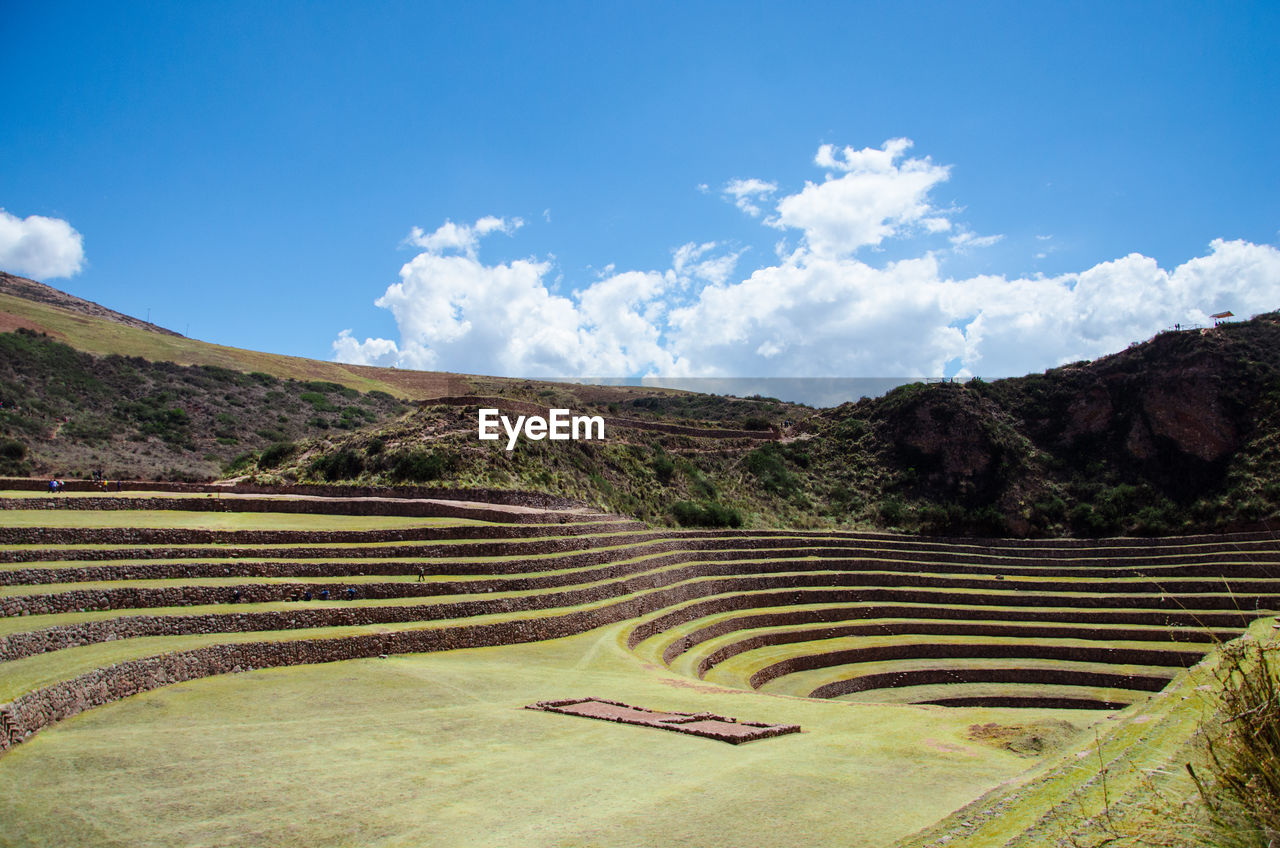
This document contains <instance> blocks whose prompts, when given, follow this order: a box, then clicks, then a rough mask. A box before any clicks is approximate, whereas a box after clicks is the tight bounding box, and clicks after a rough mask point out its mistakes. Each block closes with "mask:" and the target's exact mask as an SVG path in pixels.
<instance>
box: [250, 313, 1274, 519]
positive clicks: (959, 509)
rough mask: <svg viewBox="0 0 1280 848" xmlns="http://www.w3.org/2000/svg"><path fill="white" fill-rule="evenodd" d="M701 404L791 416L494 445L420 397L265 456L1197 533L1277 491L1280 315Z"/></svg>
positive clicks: (771, 509)
mask: <svg viewBox="0 0 1280 848" xmlns="http://www.w3.org/2000/svg"><path fill="white" fill-rule="evenodd" d="M546 393H547V392H546V390H543V394H546ZM539 399H540V400H542V401H544V402H545V401H547V400H548V398H545V397H543V398H539ZM693 403H694V401H690V400H684V399H681V400H672V399H665V400H658V401H648V400H639V399H638V400H635V401H633V402H631V403H630V404H629V405H619V404H616V403H615V404H612V405H610V407H609V409H610V410H611V411H614V412H619V411H620V412H622V413H623V414H625V415H630V416H636V417H638V416H637V415H636V413H637V409H639V410H643V409H644V407H645V405H647V404H652V405H653V406H654V407H655V409H656V410H658V411H660V412H661V413H662V414H664V415H671V414H672V412H673V411H674V410H676V409H679V408H680V406H681V405H685V404H693ZM703 403H704V404H705V405H704V406H702V407H700V408H699V409H700V412H701V414H702V416H703V417H704V418H703V420H704V423H706V422H707V421H708V420H709V419H711V417H712V416H713V415H720V416H721V418H720V420H719V421H711V422H710V423H713V424H719V425H720V426H729V427H733V426H737V427H742V426H744V421H746V420H747V419H752V420H759V421H762V422H764V423H766V424H767V425H769V426H774V427H776V426H778V424H779V422H780V420H782V419H785V418H789V417H791V416H795V417H796V419H797V421H798V423H797V424H796V425H795V426H794V427H793V428H791V429H790V430H789V431H788V432H787V433H785V434H784V438H782V439H781V440H780V441H777V442H766V443H763V444H762V443H760V442H758V441H750V440H712V439H702V438H697V437H690V436H684V435H669V434H660V433H652V432H645V431H633V430H625V429H620V428H615V429H614V430H612V431H611V432H610V434H609V440H608V442H607V443H605V444H603V445H601V444H596V443H589V442H581V443H575V444H563V443H560V444H555V445H550V444H548V443H546V442H527V441H526V442H522V443H521V444H520V445H519V447H517V449H516V450H515V451H513V452H511V453H507V452H506V451H505V450H503V449H502V447H501V446H498V445H495V444H494V443H480V442H478V441H477V440H476V439H475V423H476V409H475V408H474V407H471V408H457V407H444V406H440V407H425V408H423V409H421V410H419V411H418V412H417V413H415V414H414V415H413V416H412V417H410V418H408V419H404V420H401V421H397V422H394V423H392V424H390V425H387V426H385V427H381V428H377V427H375V428H368V429H366V430H364V431H361V432H359V433H352V434H349V435H341V436H338V437H337V438H334V437H332V436H331V437H329V438H326V439H324V440H323V441H319V442H314V443H311V444H308V445H304V446H301V447H300V449H299V451H298V452H297V455H296V457H295V459H294V461H293V462H292V463H291V464H286V465H281V466H279V467H273V468H267V467H264V466H263V464H262V463H260V464H259V468H258V470H259V471H271V472H272V473H276V474H280V475H282V478H283V479H285V480H310V481H320V482H326V481H327V482H338V481H358V482H363V483H392V484H394V483H398V482H416V483H423V482H438V483H440V484H442V485H483V486H497V487H512V488H528V489H534V490H539V491H547V492H554V493H557V494H563V495H568V496H570V497H577V498H581V499H583V500H585V501H588V502H590V503H594V504H597V505H599V506H601V507H603V508H606V509H610V510H613V511H617V512H620V513H623V514H630V515H635V516H637V517H640V518H642V519H645V520H649V521H660V522H667V523H684V524H703V525H716V526H719V525H723V526H735V525H736V524H737V523H745V524H747V525H749V526H770V525H774V526H814V525H831V526H854V527H884V528H894V529H900V530H907V531H923V532H929V533H941V534H977V535H1013V536H1052V535H1080V536H1099V535H1111V534H1167V533H1181V532H1199V531H1210V530H1220V529H1225V528H1230V527H1237V526H1245V525H1251V524H1256V523H1258V522H1260V521H1263V520H1266V519H1268V518H1272V517H1275V516H1276V515H1277V507H1278V506H1280V316H1278V315H1277V314H1276V313H1270V314H1267V315H1262V316H1258V317H1257V318H1255V319H1254V320H1252V321H1248V322H1240V323H1233V324H1226V325H1223V326H1221V327H1218V328H1215V329H1212V330H1208V331H1203V332H1201V331H1180V332H1168V333H1163V334H1161V335H1159V336H1157V337H1156V338H1154V339H1152V340H1151V341H1150V342H1147V343H1145V344H1142V345H1137V346H1134V347H1132V348H1131V349H1129V350H1127V351H1124V352H1121V353H1118V354H1115V355H1112V356H1108V357H1105V358H1103V359H1100V360H1098V361H1096V362H1092V363H1088V362H1081V363H1074V364H1071V365H1067V366H1063V367H1060V368H1055V369H1051V370H1049V371H1046V372H1044V373H1043V374H1033V375H1029V376H1026V377H1019V378H1012V379H1006V380H997V381H993V382H990V383H987V382H983V381H980V380H973V381H970V382H968V383H964V384H960V383H946V384H933V385H925V384H919V383H917V384H912V385H908V386H903V387H901V388H899V389H896V390H895V391H893V392H890V393H889V394H888V395H886V396H884V397H882V398H876V399H863V400H862V401H860V402H858V403H850V404H845V405H843V406H840V407H837V408H834V409H829V410H824V411H821V412H820V413H818V414H810V415H806V414H805V412H807V411H804V410H800V411H798V408H797V407H794V406H792V405H786V404H776V403H771V402H769V401H767V400H757V401H752V402H750V403H748V404H747V405H745V406H744V403H747V402H744V401H738V400H734V401H728V402H727V403H728V406H723V407H722V406H716V405H715V404H712V403H710V402H706V401H704V402H703ZM734 413H736V414H734Z"/></svg>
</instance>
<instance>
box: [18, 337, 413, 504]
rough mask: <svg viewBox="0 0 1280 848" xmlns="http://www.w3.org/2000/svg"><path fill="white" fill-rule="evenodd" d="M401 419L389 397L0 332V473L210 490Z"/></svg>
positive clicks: (399, 406)
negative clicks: (276, 452)
mask: <svg viewBox="0 0 1280 848" xmlns="http://www.w3.org/2000/svg"><path fill="white" fill-rule="evenodd" d="M404 409H405V407H404V406H403V405H402V404H401V403H400V402H399V401H397V400H396V399H395V398H393V397H391V395H389V394H386V393H385V392H372V393H368V394H362V393H360V392H357V391H356V390H355V389H351V388H348V387H346V386H341V385H338V384H337V383H329V382H324V381H316V380H312V381H307V382H300V381H298V380H293V379H280V378H277V377H274V376H272V375H270V374H265V373H262V372H254V373H251V374H245V373H243V372H240V371H233V370H230V369H227V368H219V367H216V366H212V365H202V366H183V365H175V364H173V363H166V362H151V361H149V360H146V359H141V358H138V357H127V358H126V357H123V356H115V355H112V356H106V357H96V356H91V355H89V354H87V353H81V352H79V351H77V350H75V349H73V348H71V347H69V346H67V345H65V344H61V343H60V342H56V341H53V340H52V339H50V338H48V337H47V336H41V335H37V334H36V333H34V332H33V331H31V330H20V331H18V332H14V333H0V475H10V476H28V475H41V476H55V477H89V476H90V475H91V474H92V472H94V471H102V472H103V473H104V474H105V475H106V476H107V477H109V478H114V479H119V478H121V477H124V478H127V479H132V478H144V479H153V480H154V479H170V480H175V479H176V480H191V479H195V480H206V479H212V478H215V477H218V476H221V475H222V474H225V473H227V472H228V470H229V469H233V468H234V467H235V460H236V458H237V457H240V456H244V455H249V456H253V457H256V456H258V453H259V452H261V451H263V450H264V449H267V448H268V447H269V446H270V445H272V444H276V443H281V442H291V441H293V440H296V439H302V438H307V437H311V436H315V435H317V434H319V433H323V432H327V431H329V430H333V429H352V428H355V427H360V426H365V425H368V424H370V423H377V422H382V421H386V420H388V419H390V418H393V417H396V416H398V415H400V414H402V413H403V411H404Z"/></svg>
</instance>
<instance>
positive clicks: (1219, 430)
mask: <svg viewBox="0 0 1280 848" xmlns="http://www.w3.org/2000/svg"><path fill="white" fill-rule="evenodd" d="M1142 410H1143V412H1144V413H1145V417H1146V420H1147V423H1148V425H1149V426H1150V428H1151V432H1152V435H1154V436H1155V437H1156V438H1164V439H1168V440H1169V441H1171V442H1173V444H1174V445H1175V446H1176V447H1177V449H1178V450H1179V451H1181V452H1182V453H1185V454H1189V455H1191V456H1194V457H1197V458H1198V459H1201V460H1204V461H1205V462H1216V461H1217V460H1219V459H1222V458H1224V457H1226V456H1227V455H1228V454H1230V453H1231V452H1232V451H1234V450H1235V449H1236V448H1237V447H1239V445H1240V429H1239V427H1238V425H1237V424H1236V422H1235V421H1234V420H1233V419H1232V417H1231V415H1230V414H1229V413H1228V411H1227V409H1226V405H1225V404H1224V403H1223V398H1222V391H1221V384H1220V380H1218V379H1216V378H1215V377H1214V376H1213V375H1211V374H1208V373H1205V372H1204V371H1199V372H1191V373H1184V374H1183V375H1181V377H1180V378H1179V379H1178V380H1177V381H1176V382H1175V381H1163V382H1161V383H1159V384H1157V385H1154V386H1151V387H1150V388H1148V389H1147V390H1146V391H1145V392H1143V394H1142Z"/></svg>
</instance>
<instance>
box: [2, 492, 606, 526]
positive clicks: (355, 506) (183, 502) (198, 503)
mask: <svg viewBox="0 0 1280 848" xmlns="http://www.w3.org/2000/svg"><path fill="white" fill-rule="evenodd" d="M0 509H23V510H26V509H69V510H103V511H117V510H138V509H150V510H174V511H179V512H271V513H284V514H288V515H295V514H305V515H316V514H320V515H391V516H401V517H405V518H471V519H475V520H477V521H492V522H495V523H498V524H546V523H548V522H554V521H561V520H563V521H566V522H568V521H590V520H591V519H592V516H590V515H582V514H578V513H572V512H551V511H546V512H511V511H509V510H503V509H496V508H495V509H486V508H484V507H480V506H476V507H471V506H460V505H457V504H446V503H441V502H439V501H409V500H406V501H390V500H359V499H352V500H342V499H334V500H327V501H323V502H320V501H316V500H308V499H298V500H289V499H285V498H252V497H238V498H219V497H215V496H213V495H209V496H207V497H203V498H137V497H135V498H129V497H112V496H110V495H102V496H100V497H94V498H67V497H62V496H60V495H49V496H48V497H44V498H0ZM597 520H599V519H597ZM611 520H616V519H611Z"/></svg>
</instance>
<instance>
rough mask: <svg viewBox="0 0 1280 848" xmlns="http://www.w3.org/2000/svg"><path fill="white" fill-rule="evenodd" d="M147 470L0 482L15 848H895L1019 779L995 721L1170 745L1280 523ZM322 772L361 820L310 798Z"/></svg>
mask: <svg viewBox="0 0 1280 848" xmlns="http://www.w3.org/2000/svg"><path fill="white" fill-rule="evenodd" d="M133 488H134V489H136V490H133V491H130V490H129V489H130V487H128V486H126V487H125V491H122V492H106V493H104V492H101V491H96V492H95V491H89V490H88V487H85V489H86V490H85V491H70V492H66V493H62V494H58V495H50V494H48V493H47V492H40V491H36V490H35V487H34V485H32V486H30V487H28V490H27V491H18V490H15V489H14V488H13V487H12V484H11V487H10V489H9V490H8V491H4V492H0V818H4V819H5V820H6V828H12V831H11V835H12V838H13V839H14V840H17V842H16V843H15V844H28V843H30V844H46V845H53V844H69V843H79V844H87V843H90V842H95V841H97V842H102V843H103V844H114V843H113V842H112V839H115V837H112V839H108V838H107V837H106V836H105V835H104V834H106V833H108V831H109V832H110V833H113V834H114V833H120V834H123V835H121V836H120V837H119V840H123V841H122V844H131V845H144V844H177V843H189V844H197V843H198V844H227V845H230V844H240V845H252V844H306V845H316V844H333V845H363V844H375V843H377V842H378V840H379V839H382V838H384V837H387V838H392V837H394V838H395V839H401V840H403V839H410V840H417V841H418V842H426V841H430V842H432V844H437V843H438V844H458V845H470V844H481V843H482V842H485V843H486V844H492V843H487V842H486V840H488V839H490V838H491V837H490V835H489V834H498V833H500V834H501V836H502V839H505V840H507V842H508V843H509V844H529V845H565V844H582V845H598V844H637V845H638V844H701V845H741V844H758V845H793V844H835V843H837V842H838V843H840V844H852V845H882V844H889V843H890V842H893V841H894V840H897V839H901V838H904V837H906V836H907V835H908V834H910V833H912V832H913V831H917V830H920V829H921V828H924V827H926V826H928V825H930V824H931V823H934V822H937V821H939V820H940V819H942V818H943V817H945V816H946V815H947V814H948V813H951V812H952V811H953V810H956V809H958V808H960V807H963V806H964V805H966V804H968V803H969V802H971V801H973V800H974V799H975V798H977V797H978V796H979V795H981V794H982V793H984V792H987V791H989V790H991V789H992V788H993V787H996V786H999V785H1001V784H1004V783H1006V782H1007V781H1010V780H1012V779H1013V778H1015V777H1016V776H1018V775H1022V774H1025V773H1027V766H1028V765H1029V763H1028V762H1027V761H1026V760H1025V759H1024V758H1023V755H1022V754H1019V753H1014V752H1011V751H1012V749H1005V748H999V749H996V748H991V747H989V746H985V744H984V743H983V742H981V740H979V739H978V738H977V737H975V736H974V728H983V729H984V730H983V732H984V733H986V732H990V733H994V734H997V735H998V734H999V733H1003V732H1006V731H1009V732H1017V731H1018V727H1019V726H1020V725H1022V724H1025V725H1027V726H1028V727H1030V728H1032V731H1033V735H1034V734H1037V733H1039V731H1038V730H1035V728H1037V727H1041V726H1047V727H1050V728H1052V727H1054V726H1059V725H1061V726H1065V727H1067V728H1069V729H1070V728H1074V730H1070V732H1071V733H1079V730H1080V729H1081V728H1082V727H1084V726H1088V725H1089V724H1091V723H1092V724H1101V725H1103V726H1107V722H1106V719H1107V718H1110V717H1114V716H1116V715H1117V713H1116V711H1117V710H1119V709H1122V708H1125V707H1128V706H1130V705H1133V709H1132V710H1126V711H1125V712H1124V713H1120V714H1119V715H1122V716H1129V715H1135V716H1139V717H1138V718H1137V719H1135V722H1138V723H1142V722H1146V723H1143V724H1142V728H1144V730H1143V731H1142V732H1143V733H1145V734H1147V735H1148V736H1149V735H1150V734H1151V733H1152V732H1153V731H1154V730H1155V729H1156V728H1161V729H1160V731H1159V732H1160V734H1162V735H1161V736H1160V737H1159V738H1170V739H1172V738H1175V737H1176V736H1177V734H1178V733H1181V730H1179V729H1178V728H1179V727H1181V725H1179V724H1178V723H1177V722H1178V721H1181V719H1177V720H1175V719H1174V718H1170V719H1166V718H1163V717H1160V716H1163V714H1160V716H1157V717H1155V718H1150V720H1148V718H1149V717H1146V716H1145V715H1139V714H1140V713H1143V711H1144V710H1146V711H1149V710H1152V709H1155V706H1154V705H1155V704H1157V703H1159V702H1160V699H1156V698H1153V695H1154V694H1155V693H1157V692H1158V691H1160V690H1161V689H1163V688H1164V687H1165V686H1166V685H1167V684H1168V683H1169V682H1170V681H1171V680H1174V679H1175V678H1178V679H1181V680H1185V679H1186V678H1179V677H1178V674H1179V672H1180V671H1181V670H1182V669H1184V668H1187V667H1189V666H1191V665H1194V664H1195V663H1196V662H1197V661H1199V659H1200V658H1201V657H1202V656H1204V655H1205V653H1206V652H1208V651H1210V650H1211V649H1212V648H1213V647H1214V646H1215V645H1216V644H1217V643H1218V642H1220V641H1225V640H1228V639H1231V638H1233V637H1235V636H1236V635H1238V634H1240V633H1241V632H1243V630H1244V629H1245V628H1246V627H1247V626H1248V625H1249V623H1250V622H1251V621H1253V620H1255V619H1257V618H1258V617H1260V616H1263V615H1267V614H1269V613H1272V612H1274V611H1275V610H1276V609H1277V608H1278V607H1280V591H1278V590H1280V582H1278V581H1277V580H1275V579H1273V578H1272V577H1271V574H1272V573H1273V571H1274V568H1275V565H1276V563H1277V560H1278V559H1280V545H1278V544H1277V543H1276V542H1275V541H1274V540H1273V539H1271V538H1270V537H1269V534H1232V535H1226V536H1203V537H1190V538H1179V539H1144V540H1131V539H1109V540H1098V541H1080V540H1052V541H1034V542H1032V541H1017V540H973V539H967V540H959V539H928V538H917V537H904V536H894V535H889V534H879V533H854V532H837V531H830V532H815V531H784V530H776V531H760V530H741V531H672V530H666V529H653V528H649V527H647V526H645V525H643V524H641V523H639V522H635V521H631V520H627V519H623V518H619V517H617V516H612V515H606V514H602V513H599V512H597V511H593V510H588V509H584V508H582V507H580V506H577V505H574V504H572V503H570V502H567V501H563V500H559V499H553V498H546V497H544V496H536V495H520V494H510V493H506V494H504V493H495V492H456V491H454V492H448V493H444V492H430V491H418V492H398V493H395V492H388V491H377V492H374V491H367V490H364V491H361V490H340V491H337V492H334V493H332V494H330V495H328V496H324V495H322V493H321V490H315V489H304V488H298V489H290V490H280V489H277V490H267V489H256V490H239V491H237V490H233V489H228V488H225V487H204V488H201V487H192V486H181V485H167V486H158V485H154V484H137V485H136V486H135V487H133ZM339 661H347V662H339ZM249 672H252V673H249ZM1180 685H1181V686H1183V687H1184V688H1185V684H1180ZM1176 694H1177V693H1175V695H1176ZM131 696H137V697H131ZM1181 697H1182V696H1181V695H1177V697H1175V698H1173V699H1172V700H1174V701H1177V700H1178V699H1179V698H1181ZM1165 700H1166V701H1167V700H1169V699H1168V698H1166V699H1165ZM548 704H550V705H551V706H552V707H554V709H553V710H551V711H550V712H547V711H543V712H531V711H529V710H525V709H523V708H524V707H528V706H537V705H541V706H542V707H543V708H544V710H545V707H546V706H547V705H548ZM583 704H585V705H586V706H582V705H583ZM97 707H102V709H95V708H97ZM593 710H594V711H596V712H601V713H602V715H597V716H594V717H597V718H600V717H605V718H608V719H609V722H600V721H594V722H593V721H587V720H585V719H584V718H581V717H580V716H583V715H588V714H590V713H591V712H592V711H593ZM555 712H562V713H567V714H568V715H555V714H553V713H555ZM726 717H728V718H726ZM1175 718H1176V717H1175ZM627 721H629V722H631V723H637V724H641V725H644V727H643V728H634V727H632V728H620V727H618V726H617V725H616V724H611V723H610V722H627ZM725 721H727V722H729V724H727V725H726V724H725ZM1046 722H1047V724H1046ZM1068 722H1069V723H1068ZM1130 724H1133V722H1112V723H1111V724H1110V725H1109V726H1110V727H1112V728H1116V729H1117V731H1116V732H1119V729H1121V728H1128V727H1129V725H1130ZM713 725H714V726H713ZM428 728H429V729H428ZM797 728H799V731H800V732H794V731H795V730H796V729H797ZM986 729H989V730H986ZM673 730H674V731H676V732H675V733H673V732H670V731H673ZM756 731H760V732H759V733H758V734H757V733H756ZM700 732H702V735H703V736H704V738H702V739H693V738H691V735H698V734H699V733H700ZM1126 732H1129V731H1126ZM742 733H751V734H753V737H755V736H758V738H759V739H760V740H761V741H750V742H749V743H748V744H745V745H735V746H730V745H723V744H722V743H721V742H720V741H716V740H725V741H734V740H733V738H732V737H734V736H736V735H738V734H742ZM782 733H785V734H786V735H779V734H782ZM665 737H671V738H665ZM1107 738H1110V737H1108V736H1105V735H1104V739H1107ZM700 746H710V747H709V748H708V747H700ZM720 749H727V750H720ZM1124 750H1128V747H1127V746H1126V745H1117V746H1116V751H1124ZM728 751H732V753H729V752H728ZM1108 756H1109V757H1110V756H1112V754H1111V753H1110V752H1108ZM548 763H552V764H554V767H551V768H548V765H547V764H548ZM1116 768H1117V769H1120V765H1118V764H1117V765H1116ZM1071 773H1073V774H1074V773H1075V772H1074V771H1073V772H1071ZM1117 773H1118V772H1117ZM290 781H292V782H290ZM423 781H426V783H424V782H423ZM117 784H118V786H119V788H118V789H117V790H116V794H114V795H113V794H112V791H110V787H111V786H115V785H117ZM259 784H261V785H263V786H264V787H267V786H270V787H273V788H271V789H269V790H268V789H264V790H263V791H257V790H256V789H255V787H256V786H258V785H259ZM318 787H323V790H321V789H319V788H318ZM318 791H323V793H324V794H325V797H326V798H328V799H330V800H331V803H332V804H334V805H337V806H339V807H344V808H346V809H350V810H352V811H353V814H352V815H351V816H350V817H348V818H347V819H343V820H342V821H341V822H340V823H335V821H334V820H333V819H332V818H328V817H326V818H315V816H314V809H313V808H314V806H315V796H316V792H318ZM566 799H570V800H568V801H566ZM68 804H70V805H71V808H74V809H76V810H83V812H80V813H76V814H74V815H70V814H67V813H65V812H63V813H59V814H58V816H67V815H70V821H69V823H68V822H61V823H51V822H52V821H53V820H52V819H51V818H50V816H51V815H53V814H52V813H51V812H50V811H51V810H54V809H57V810H64V808H66V805H68ZM832 805H836V806H835V808H833V807H832ZM888 809H892V810H893V811H894V815H893V816H888V817H886V815H885V814H884V811H885V810H888ZM138 811H145V812H138ZM237 811H242V812H237ZM382 816H386V817H388V818H387V821H388V822H389V823H385V824H380V821H381V817H382ZM784 821H785V822H786V823H787V824H786V826H785V827H782V826H771V824H772V825H777V824H779V823H781V822H784ZM973 821H977V820H976V819H974V820H973ZM801 822H802V823H803V824H802V825H801V824H800V823H801ZM674 823H679V824H678V826H677V824H674ZM161 825H163V826H164V827H163V828H161ZM673 827H676V828H677V829H676V830H672V829H671V828H673ZM797 827H798V828H799V830H797ZM104 828H106V830H104ZM157 828H160V829H159V830H158V829H157ZM164 828H167V829H164ZM681 828H682V829H681ZM619 834H625V838H620V837H619ZM6 838H8V837H4V836H0V844H6V842H5V839H6ZM492 838H497V837H492ZM119 840H118V841H119ZM291 841H292V842H291ZM393 841H394V839H393ZM397 844H399V843H397ZM404 844H418V843H417V842H410V843H404Z"/></svg>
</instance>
